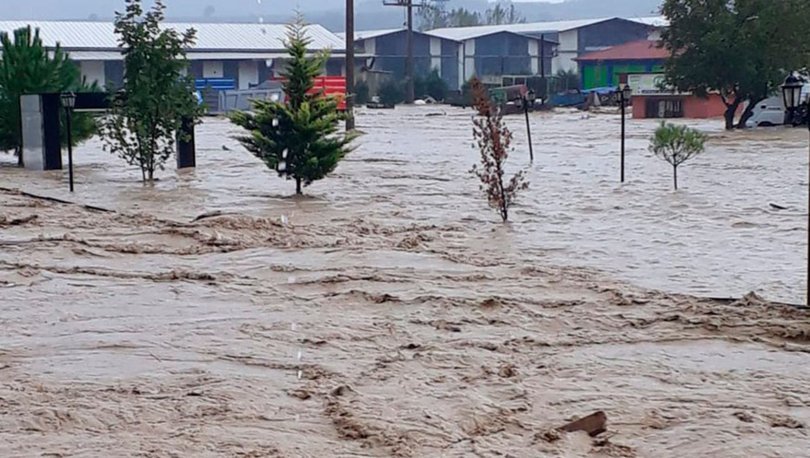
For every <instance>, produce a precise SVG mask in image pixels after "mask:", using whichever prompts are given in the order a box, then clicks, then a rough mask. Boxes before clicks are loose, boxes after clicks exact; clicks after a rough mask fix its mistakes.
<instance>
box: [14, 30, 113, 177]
mask: <svg viewBox="0 0 810 458" xmlns="http://www.w3.org/2000/svg"><path fill="white" fill-rule="evenodd" d="M0 44H1V45H2V55H0V149H2V150H4V151H12V152H14V154H16V155H17V157H18V160H19V163H20V165H22V163H23V160H24V158H23V157H22V133H21V132H20V125H21V124H20V123H21V113H20V96H21V95H23V94H36V93H57V92H91V91H98V87H96V86H95V85H93V86H88V85H87V84H85V83H84V81H82V78H81V75H80V72H79V69H78V68H77V67H76V65H75V64H73V63H72V62H70V61H69V60H68V55H67V54H66V53H65V52H64V51H62V49H61V47H60V46H59V45H58V44H57V46H56V49H54V50H53V52H52V53H51V55H49V54H48V50H47V49H46V48H45V47H44V46H43V44H42V39H41V38H40V36H39V30H34V31H32V30H31V27H25V28H21V29H18V30H16V31H14V37H13V39H12V37H10V36H9V35H8V34H7V33H0ZM60 116H62V117H64V113H62V112H61V111H60ZM64 121H65V120H64V119H63V120H62V125H63V126H64V125H65V123H64ZM72 130H73V132H72V133H73V143H74V146H75V145H78V144H79V143H81V142H83V141H85V140H87V139H88V138H90V137H92V136H93V135H94V134H95V133H96V121H95V118H94V117H93V116H92V115H89V114H86V113H76V114H75V115H74V116H73V126H72ZM62 144H63V145H67V135H66V133H64V132H63V138H62Z"/></svg>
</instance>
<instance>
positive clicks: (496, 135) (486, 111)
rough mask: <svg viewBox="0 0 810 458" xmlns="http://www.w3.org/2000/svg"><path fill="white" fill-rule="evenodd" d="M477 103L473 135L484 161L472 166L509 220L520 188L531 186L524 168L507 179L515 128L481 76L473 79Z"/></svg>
mask: <svg viewBox="0 0 810 458" xmlns="http://www.w3.org/2000/svg"><path fill="white" fill-rule="evenodd" d="M471 87H472V92H473V105H474V106H475V109H476V111H477V112H478V117H477V118H476V119H475V120H474V121H473V125H474V127H473V137H474V138H475V141H476V143H477V145H478V149H479V150H480V151H481V164H480V166H479V165H476V166H474V167H473V169H472V173H473V174H475V175H476V176H477V177H478V179H479V180H481V191H483V192H484V194H486V196H487V200H488V201H489V205H490V207H492V208H494V209H496V210H497V211H498V214H499V215H500V216H501V219H503V221H504V222H506V221H508V220H509V207H511V206H512V204H513V203H514V201H515V199H516V198H517V194H518V192H519V191H523V190H525V189H528V188H529V183H528V182H527V181H526V179H525V177H524V174H523V172H522V171H521V172H518V173H517V174H515V175H514V176H513V177H512V178H511V179H509V180H508V182H507V181H506V179H505V177H504V175H505V166H506V160H507V159H508V158H509V152H510V151H511V149H512V148H511V144H512V132H511V131H510V130H509V128H508V127H507V126H506V123H505V122H504V121H503V114H502V112H501V109H500V108H499V107H497V106H496V105H495V104H493V103H492V101H491V100H490V98H489V93H488V92H487V89H486V87H485V86H484V85H483V84H482V83H481V81H479V80H478V79H474V80H473V81H472V83H471Z"/></svg>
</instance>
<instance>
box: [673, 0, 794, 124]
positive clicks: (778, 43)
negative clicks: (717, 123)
mask: <svg viewBox="0 0 810 458" xmlns="http://www.w3.org/2000/svg"><path fill="white" fill-rule="evenodd" d="M662 13H663V14H664V15H665V16H666V17H667V18H668V19H669V21H670V26H669V28H667V29H666V30H665V31H664V32H663V33H662V45H663V46H664V48H666V49H667V50H668V51H669V52H670V58H669V59H668V61H667V63H666V65H665V71H666V76H667V80H668V81H667V82H668V83H669V84H671V85H672V86H674V87H676V88H677V89H679V90H681V91H691V92H694V93H696V94H697V95H699V96H707V95H708V94H709V93H711V92H716V93H719V95H720V96H721V97H722V99H723V102H724V103H725V105H726V113H725V119H726V128H727V129H732V128H734V120H735V113H736V112H737V110H738V108H739V107H740V106H741V104H743V103H744V102H745V101H750V102H753V103H756V102H757V101H759V100H761V99H762V98H765V97H767V96H768V95H769V94H770V93H771V92H772V91H773V90H775V89H777V88H778V86H779V84H781V82H782V81H783V79H784V77H785V73H786V71H788V70H791V69H795V68H799V67H801V66H803V65H806V63H807V59H806V56H807V55H808V53H809V52H810V51H808V48H810V40H808V39H807V31H808V30H810V2H808V1H807V0H780V1H772V0H665V2H664V5H663V7H662ZM753 103H752V104H749V106H750V107H751V108H753ZM749 115H750V112H749V113H746V114H745V115H744V116H743V117H742V119H741V120H740V123H739V126H744V125H745V121H746V120H747V118H748V116H749Z"/></svg>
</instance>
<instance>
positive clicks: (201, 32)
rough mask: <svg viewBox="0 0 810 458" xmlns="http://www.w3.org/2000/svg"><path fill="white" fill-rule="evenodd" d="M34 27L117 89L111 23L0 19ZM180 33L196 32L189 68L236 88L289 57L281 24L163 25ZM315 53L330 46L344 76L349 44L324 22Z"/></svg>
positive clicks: (316, 28) (11, 26)
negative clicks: (346, 44)
mask: <svg viewBox="0 0 810 458" xmlns="http://www.w3.org/2000/svg"><path fill="white" fill-rule="evenodd" d="M27 26H31V27H32V28H33V29H38V30H39V32H40V37H41V38H42V41H43V43H44V44H45V46H46V47H48V48H51V49H52V48H55V47H56V46H57V44H59V45H60V46H61V48H62V49H63V50H64V51H67V53H68V56H69V58H70V59H71V60H73V61H74V62H76V63H77V64H78V65H79V67H80V69H81V73H82V76H83V77H85V78H86V79H87V82H88V83H93V82H96V83H98V84H99V85H100V86H110V87H113V88H115V87H119V86H120V85H121V83H122V81H123V76H124V66H123V56H122V54H121V48H120V47H119V45H118V37H117V36H116V34H115V28H114V25H113V23H112V22H67V21H0V32H6V33H9V34H13V33H14V30H17V29H20V28H23V27H27ZM164 26H165V27H168V28H172V29H175V30H178V31H185V30H187V29H190V28H193V29H195V30H196V31H197V39H196V43H195V45H194V47H193V48H192V49H190V50H189V51H188V53H187V57H188V60H189V61H190V68H189V72H190V73H191V74H192V75H193V76H194V78H195V79H197V80H208V79H216V80H226V83H227V84H233V86H234V87H235V88H242V89H246V88H248V87H250V86H252V85H256V84H259V83H261V82H263V81H265V80H267V79H268V78H269V77H271V76H275V75H277V74H278V72H279V71H281V70H282V69H283V61H284V59H285V57H287V52H286V51H285V49H284V39H285V38H286V33H287V29H286V26H285V25H283V24H191V23H165V24H164ZM307 33H308V35H309V37H310V38H311V39H312V44H311V45H310V46H311V48H312V50H313V51H316V50H322V49H329V50H331V53H332V58H331V59H330V60H329V62H328V63H327V66H326V68H325V69H324V72H325V73H326V74H328V75H341V74H343V73H344V71H345V69H344V66H345V44H344V42H343V41H342V40H341V39H340V38H339V37H338V36H337V35H335V34H333V33H332V32H329V31H328V30H326V29H325V28H323V27H322V26H320V25H310V26H307Z"/></svg>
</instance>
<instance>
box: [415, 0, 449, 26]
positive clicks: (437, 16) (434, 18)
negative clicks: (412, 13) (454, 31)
mask: <svg viewBox="0 0 810 458" xmlns="http://www.w3.org/2000/svg"><path fill="white" fill-rule="evenodd" d="M446 1H447V0H427V1H425V2H424V6H422V7H421V8H419V12H418V13H417V18H418V19H419V30H421V31H425V30H433V29H441V28H443V27H447V10H446V9H445V7H444V4H445V3H446Z"/></svg>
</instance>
